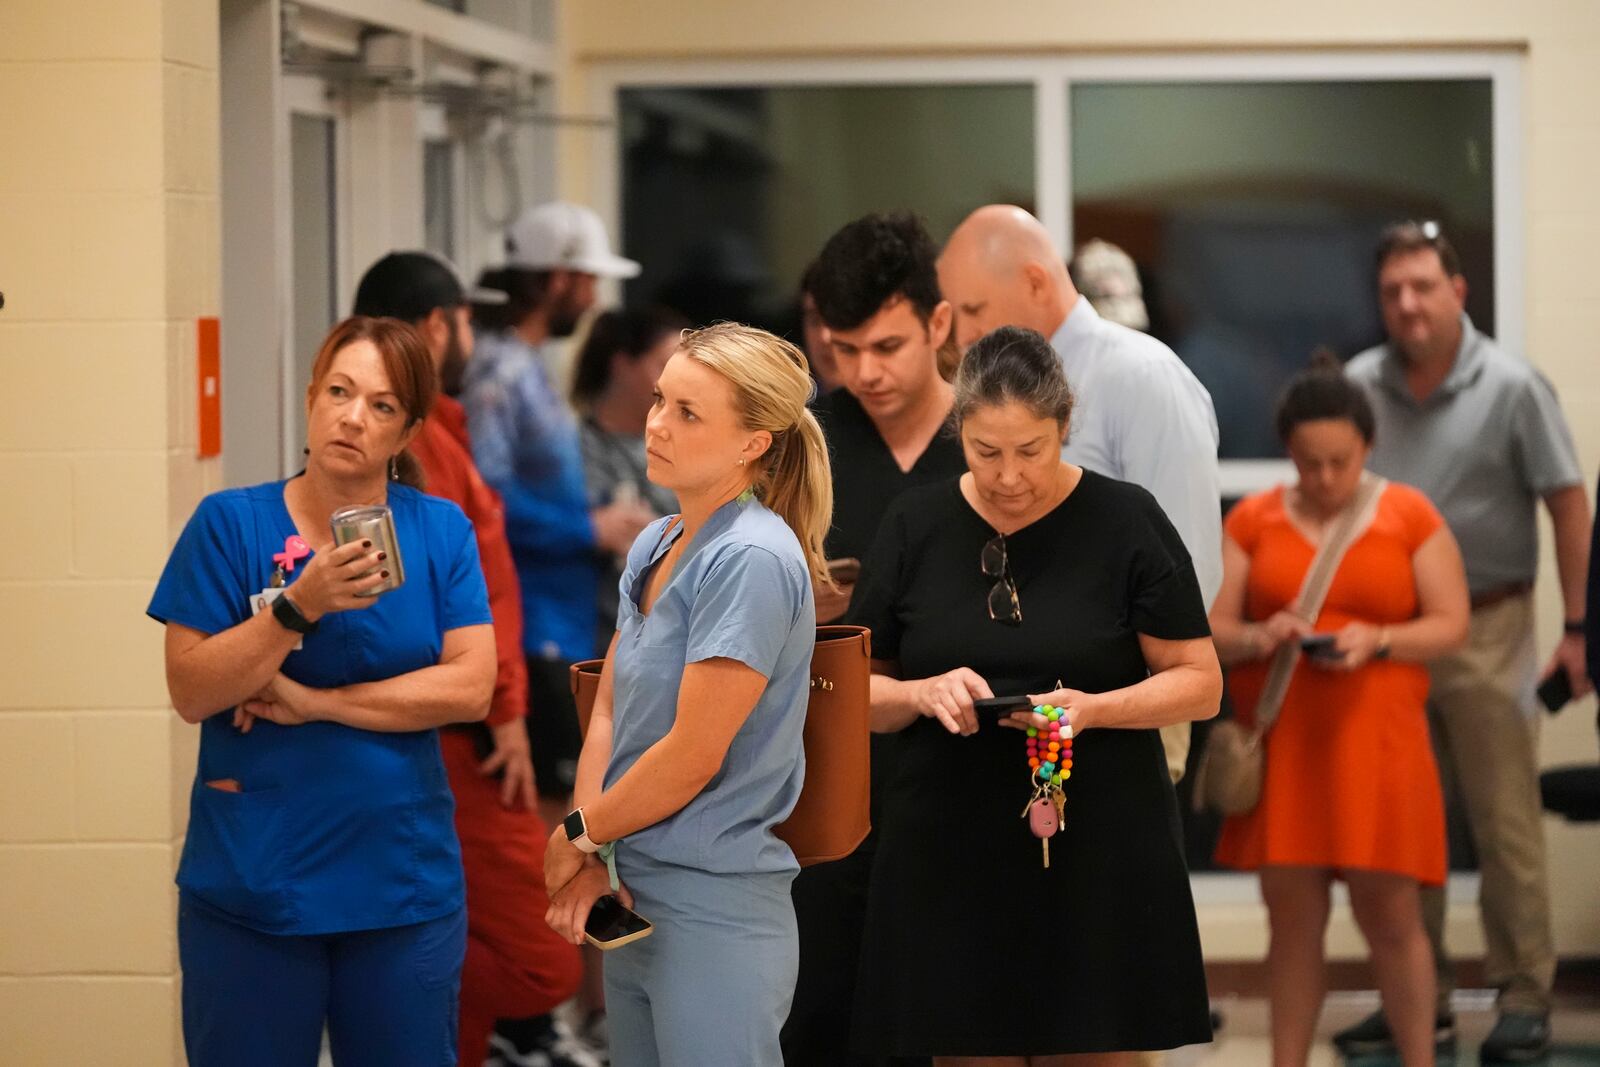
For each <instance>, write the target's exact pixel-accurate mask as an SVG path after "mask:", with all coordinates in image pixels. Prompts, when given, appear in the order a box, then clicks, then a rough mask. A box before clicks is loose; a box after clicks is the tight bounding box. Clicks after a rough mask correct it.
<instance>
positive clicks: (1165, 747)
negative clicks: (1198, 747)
mask: <svg viewBox="0 0 1600 1067" xmlns="http://www.w3.org/2000/svg"><path fill="white" fill-rule="evenodd" d="M1161 751H1162V752H1164V753H1165V754H1166V757H1167V775H1168V776H1169V777H1170V778H1171V779H1172V784H1173V785H1177V784H1178V783H1179V782H1181V781H1183V772H1184V770H1185V769H1186V768H1187V767H1188V766H1189V724H1188V723H1186V722H1175V723H1173V724H1172V725H1171V726H1163V727H1162V728H1161Z"/></svg>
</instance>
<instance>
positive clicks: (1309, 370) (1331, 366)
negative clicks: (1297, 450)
mask: <svg viewBox="0 0 1600 1067" xmlns="http://www.w3.org/2000/svg"><path fill="white" fill-rule="evenodd" d="M1319 419H1347V420H1349V421H1350V422H1352V423H1354V424H1355V428H1356V430H1357V432H1359V433H1360V434H1361V439H1362V440H1364V441H1366V442H1367V444H1369V445H1370V444H1371V443H1372V439H1373V436H1374V434H1375V432H1376V428H1377V427H1376V420H1375V419H1374V418H1373V414H1372V403H1371V402H1370V401H1369V400H1368V399H1367V394H1366V391H1365V390H1364V389H1362V388H1361V386H1359V385H1357V384H1356V383H1355V382H1352V381H1351V380H1350V379H1349V378H1348V377H1346V376H1345V373H1344V362H1343V361H1342V360H1340V359H1339V355H1338V353H1336V352H1334V351H1333V349H1331V348H1328V347H1327V346H1322V347H1320V348H1318V349H1317V350H1316V351H1315V352H1313V353H1312V354H1311V362H1310V364H1309V365H1308V366H1307V367H1306V369H1305V370H1303V371H1301V372H1300V373H1299V374H1297V375H1295V376H1294V378H1293V379H1291V380H1290V382H1289V384H1288V385H1287V386H1286V387H1285V388H1284V390H1283V395H1282V396H1281V397H1280V398H1279V400H1278V414H1277V424H1278V440H1280V441H1282V442H1283V443H1284V444H1286V445H1287V444H1288V443H1289V438H1290V436H1291V435H1292V434H1293V433H1294V431H1295V427H1297V426H1299V425H1300V424H1301V423H1302V422H1316V421H1317V420H1319Z"/></svg>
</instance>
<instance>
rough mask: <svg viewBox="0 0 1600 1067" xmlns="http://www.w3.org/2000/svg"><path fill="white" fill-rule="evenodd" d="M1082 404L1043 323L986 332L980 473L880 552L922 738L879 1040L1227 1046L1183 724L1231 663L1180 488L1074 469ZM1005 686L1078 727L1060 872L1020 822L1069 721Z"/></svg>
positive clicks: (979, 378) (982, 1046)
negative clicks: (1186, 819)
mask: <svg viewBox="0 0 1600 1067" xmlns="http://www.w3.org/2000/svg"><path fill="white" fill-rule="evenodd" d="M1071 409H1072V395H1071V393H1070V391H1069V390H1068V388H1067V383H1066V380H1065V378H1064V377H1063V375H1062V372H1061V366H1060V363H1059V361H1058V360H1057V358H1056V355H1055V352H1054V351H1053V350H1052V349H1051V347H1050V345H1049V343H1048V342H1047V341H1046V340H1045V339H1044V338H1043V337H1041V336H1040V335H1038V334H1037V333H1034V332H1033V331H1031V330H1020V329H1014V328H1010V327H1007V328H1003V329H1000V330H996V331H995V332H994V333H991V334H989V335H988V336H987V337H985V338H983V339H982V340H980V341H978V342H977V343H976V344H975V345H973V347H972V349H971V350H970V351H969V352H968V353H967V356H966V359H965V360H964V361H963V363H962V365H961V370H960V373H959V375H958V377H957V379H956V403H955V414H954V417H955V419H956V421H957V425H958V429H959V431H960V434H961V442H962V447H963V449H964V450H965V452H966V458H967V463H968V466H969V468H970V473H968V474H964V475H962V476H961V477H960V479H959V480H956V481H948V482H941V483H938V484H934V485H930V486H926V487H923V488H921V489H915V490H909V491H907V492H906V493H904V494H902V495H901V496H900V497H899V498H898V499H897V500H896V501H895V503H894V505H892V507H891V508H890V510H889V513H888V515H887V516H886V517H885V519H884V521H883V525H882V527H881V528H880V532H879V535H878V540H877V543H876V545H875V546H874V548H873V554H872V557H871V559H872V564H871V566H870V567H868V568H867V569H866V573H867V574H868V575H870V576H871V577H870V578H869V580H868V584H866V585H865V586H864V587H863V588H862V590H861V592H860V594H859V595H858V598H857V602H856V608H857V612H858V621H859V622H861V623H862V624H863V625H866V626H870V627H871V628H872V643H873V658H874V664H873V671H874V674H873V678H872V716H873V728H874V729H875V730H877V731H880V732H895V731H898V732H900V733H901V734H902V740H901V753H902V755H901V762H900V765H899V769H898V772H897V775H896V779H895V781H893V782H892V783H890V785H889V789H888V792H887V797H886V801H885V805H884V811H883V817H882V825H881V826H880V828H879V833H880V839H879V845H878V856H877V862H876V866H875V867H874V868H873V876H872V890H871V896H870V899H869V902H868V910H867V932H866V937H865V941H864V944H863V947H862V956H861V958H862V964H861V978H860V981H859V983H858V986H857V988H858V990H859V1000H858V1004H857V1011H856V1020H857V1028H858V1029H857V1034H856V1040H857V1043H858V1044H859V1045H860V1046H861V1047H862V1048H863V1049H864V1050H868V1051H871V1052H874V1053H877V1054H883V1055H931V1056H933V1057H935V1062H936V1063H937V1064H939V1065H940V1067H945V1065H952V1067H953V1065H957V1064H962V1063H966V1062H968V1061H969V1060H973V1059H979V1058H981V1059H982V1062H983V1063H984V1064H986V1065H987V1064H996V1065H998V1064H1019V1065H1020V1064H1033V1065H1047V1064H1069V1063H1070V1064H1095V1065H1097V1067H1098V1065H1112V1064H1121V1063H1131V1062H1132V1061H1133V1057H1132V1056H1131V1054H1127V1053H1130V1052H1131V1050H1146V1049H1164V1048H1173V1047H1176V1046H1179V1045H1185V1044H1192V1043H1196V1042H1205V1041H1209V1040H1210V1039H1211V1029H1210V1024H1209V1017H1208V1010H1207V999H1206V984H1205V973H1204V970H1203V967H1202V964H1201V958H1200V938H1199V932H1198V929H1197V927H1196V924H1195V915H1194V902H1193V900H1192V898H1191V897H1190V893H1189V879H1188V871H1187V870H1186V868H1185V866H1184V861H1183V852H1182V847H1181V842H1180V829H1179V823H1178V810H1177V802H1176V799H1175V797H1174V795H1173V791H1172V786H1171V783H1170V781H1169V780H1168V777H1167V771H1166V763H1165V760H1164V757H1163V755H1162V749H1161V740H1160V737H1159V735H1158V733H1157V730H1158V728H1159V727H1162V726H1165V725H1167V724H1168V723H1175V722H1183V721H1189V720H1195V719H1204V718H1208V717H1210V716H1211V715H1214V714H1215V713H1216V711H1217V705H1218V701H1219V700H1220V698H1221V693H1222V676H1221V671H1220V669H1219V668H1218V665H1217V658H1216V653H1215V651H1214V650H1213V648H1212V646H1211V640H1210V633H1209V630H1208V629H1207V625H1206V612H1205V605H1204V604H1203V603H1202V601H1201V597H1200V590H1199V587H1198V585H1197V584H1196V582H1195V577H1194V570H1193V568H1192V566H1191V565H1190V562H1189V556H1188V554H1187V553H1186V552H1185V551H1184V547H1183V542H1182V541H1180V540H1179V539H1178V535H1177V533H1176V532H1175V531H1174V530H1173V528H1172V525H1171V523H1169V522H1168V521H1167V518H1166V516H1165V515H1164V514H1162V512H1161V509H1160V508H1159V507H1158V506H1157V505H1156V503H1155V500H1154V499H1153V498H1152V497H1151V496H1150V495H1149V494H1148V493H1147V492H1145V491H1144V490H1143V489H1140V488H1138V487H1137V486H1133V485H1128V484H1126V483H1123V482H1118V481H1114V480H1112V479H1109V478H1105V477H1102V476H1100V475H1097V474H1093V473H1090V472H1087V471H1084V470H1083V469H1081V468H1079V467H1075V466H1073V465H1071V464H1069V463H1065V462H1062V461H1061V459H1060V448H1061V444H1062V442H1063V441H1064V440H1065V439H1066V434H1067V425H1068V418H1069V416H1070V414H1071ZM1063 686H1064V688H1063ZM996 694H998V695H1000V696H1012V695H1021V694H1027V695H1028V701H1029V703H1030V704H1034V705H1052V706H1055V707H1059V708H1062V709H1063V710H1064V713H1065V714H1064V719H1065V720H1066V721H1068V722H1070V723H1071V724H1072V734H1073V736H1074V740H1073V741H1072V746H1073V758H1072V763H1071V765H1070V777H1067V778H1066V779H1065V780H1064V781H1063V782H1062V783H1061V787H1062V791H1063V793H1064V794H1065V805H1064V811H1065V817H1064V819H1063V820H1062V828H1061V831H1060V832H1059V833H1057V834H1055V835H1054V836H1053V837H1050V838H1048V844H1049V858H1050V862H1049V866H1048V867H1046V866H1045V864H1044V856H1043V854H1042V853H1043V850H1042V848H1041V845H1040V840H1039V838H1037V837H1035V836H1034V834H1033V833H1031V832H1030V820H1029V819H1028V818H1025V817H1019V816H1022V815H1023V814H1024V809H1025V807H1026V806H1027V805H1028V802H1029V800H1030V798H1031V797H1032V796H1033V793H1034V787H1035V786H1036V785H1038V784H1039V780H1038V778H1037V777H1036V772H1035V771H1034V770H1033V769H1032V768H1031V767H1030V766H1029V762H1028V742H1027V740H1026V739H1025V737H1024V735H1023V734H1022V733H1021V732H1019V730H1020V729H1026V728H1027V727H1029V726H1034V727H1035V728H1037V726H1038V724H1040V723H1042V722H1043V720H1042V719H1040V718H1038V717H1037V716H1035V715H1034V713H1032V712H1031V711H1028V712H1020V713H1012V714H1009V715H1006V716H1004V717H1003V718H1002V717H1001V716H1000V715H998V714H995V713H987V712H981V711H978V710H976V709H975V708H974V706H973V702H974V701H975V700H978V699H981V698H985V697H991V696H994V695H996ZM1006 726H1010V727H1013V728H1014V729H1003V728H1002V727H1006ZM1058 763H1061V768H1058V769H1065V768H1067V765H1066V764H1065V763H1062V762H1061V761H1060V760H1058ZM1074 1054H1090V1055H1074ZM1119 1054H1123V1055H1119Z"/></svg>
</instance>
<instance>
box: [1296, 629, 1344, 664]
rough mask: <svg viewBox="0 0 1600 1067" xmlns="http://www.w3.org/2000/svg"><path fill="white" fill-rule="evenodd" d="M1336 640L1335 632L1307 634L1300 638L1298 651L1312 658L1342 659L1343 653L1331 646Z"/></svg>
mask: <svg viewBox="0 0 1600 1067" xmlns="http://www.w3.org/2000/svg"><path fill="white" fill-rule="evenodd" d="M1337 640H1339V637H1338V635H1337V634H1307V635H1306V636H1304V637H1302V638H1301V639H1300V651H1301V652H1304V653H1305V654H1306V655H1308V656H1310V657H1311V658H1312V659H1321V660H1336V659H1344V653H1343V652H1340V651H1339V650H1338V649H1336V648H1334V647H1333V643H1334V642H1335V641H1337Z"/></svg>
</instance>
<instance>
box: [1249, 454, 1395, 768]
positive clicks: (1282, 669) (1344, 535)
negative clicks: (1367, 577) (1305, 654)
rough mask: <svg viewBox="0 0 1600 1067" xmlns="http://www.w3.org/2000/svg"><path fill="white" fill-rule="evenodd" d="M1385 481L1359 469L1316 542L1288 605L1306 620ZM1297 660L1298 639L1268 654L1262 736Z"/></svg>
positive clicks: (1317, 609)
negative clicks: (1356, 482) (1357, 480)
mask: <svg viewBox="0 0 1600 1067" xmlns="http://www.w3.org/2000/svg"><path fill="white" fill-rule="evenodd" d="M1388 484H1389V483H1388V481H1387V480H1386V479H1383V478H1380V477H1378V476H1377V475H1376V474H1372V473H1371V472H1366V473H1363V474H1362V475H1361V485H1360V486H1359V487H1358V488H1357V489H1356V495H1355V497H1354V499H1352V500H1351V501H1350V503H1349V504H1347V505H1346V506H1345V509H1344V510H1343V511H1342V512H1340V513H1339V517H1338V518H1337V519H1336V520H1334V523H1333V525H1332V526H1331V527H1330V528H1329V529H1328V532H1327V534H1326V535H1325V536H1324V537H1323V538H1322V543H1321V544H1320V545H1318V546H1317V554H1316V557H1315V558H1314V559H1312V561H1311V567H1310V568H1309V569H1308V570H1307V571H1306V576H1305V579H1304V580H1303V581H1302V582H1301V583H1300V592H1299V594H1298V595H1296V596H1295V598H1294V604H1293V605H1292V606H1291V607H1290V609H1289V610H1290V611H1292V612H1293V613H1294V614H1296V615H1298V616H1300V618H1302V619H1304V620H1305V621H1306V622H1312V623H1314V622H1316V621H1317V616H1319V615H1321V614H1322V603H1323V601H1324V600H1326V599H1327V597H1328V590H1329V589H1331V588H1332V587H1333V576H1334V575H1335V574H1337V573H1338V571H1339V565H1340V564H1341V563H1343V562H1344V557H1345V553H1347V552H1349V551H1350V546H1351V545H1353V544H1355V543H1356V541H1357V540H1358V539H1359V538H1360V537H1361V535H1362V534H1363V533H1365V532H1366V531H1367V527H1369V526H1371V525H1372V519H1373V517H1374V516H1375V515H1376V514H1377V512H1378V498H1379V497H1381V496H1382V495H1383V490H1384V488H1385V487H1386V486H1387V485H1388ZM1299 662H1300V643H1299V642H1298V641H1289V642H1286V643H1285V644H1284V645H1283V646H1282V647H1280V648H1279V649H1278V651H1277V653H1276V654H1275V655H1274V656H1273V657H1272V666H1271V667H1270V668H1268V670H1267V684H1266V685H1265V686H1264V687H1263V688H1262V690H1261V699H1260V700H1259V701H1257V702H1256V711H1255V721H1256V733H1257V735H1260V736H1265V734H1266V732H1267V731H1268V730H1270V729H1271V728H1272V724H1273V722H1275V721H1276V720H1277V718H1278V712H1280V711H1282V710H1283V699H1284V697H1286V696H1287V695H1288V693H1289V680H1290V679H1291V678H1292V677H1293V676H1294V669H1295V666H1296V665H1297V664H1298V663H1299Z"/></svg>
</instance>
